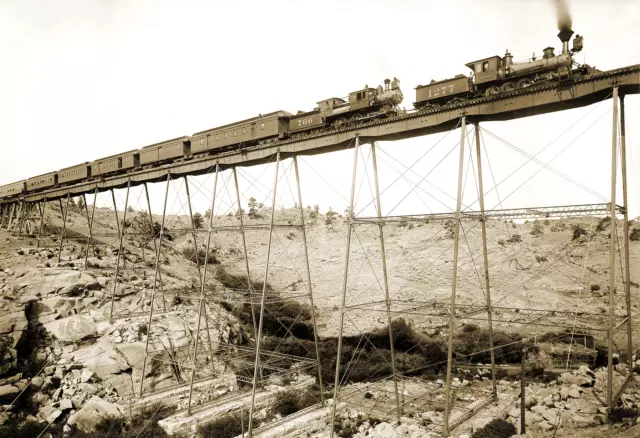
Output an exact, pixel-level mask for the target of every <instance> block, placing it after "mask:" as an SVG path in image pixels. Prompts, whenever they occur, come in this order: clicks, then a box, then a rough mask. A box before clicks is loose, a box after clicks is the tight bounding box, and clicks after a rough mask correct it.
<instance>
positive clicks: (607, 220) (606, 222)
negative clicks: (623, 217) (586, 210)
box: [596, 216, 611, 232]
mask: <svg viewBox="0 0 640 438" xmlns="http://www.w3.org/2000/svg"><path fill="white" fill-rule="evenodd" d="M610 223H611V218H610V217H609V216H607V217H603V218H602V219H600V222H598V225H597V226H596V231H597V232H600V231H604V230H605V228H607V227H608V226H609V224H610Z"/></svg>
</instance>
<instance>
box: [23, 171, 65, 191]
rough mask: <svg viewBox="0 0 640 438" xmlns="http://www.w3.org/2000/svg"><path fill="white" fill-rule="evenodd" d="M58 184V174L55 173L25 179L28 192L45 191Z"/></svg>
mask: <svg viewBox="0 0 640 438" xmlns="http://www.w3.org/2000/svg"><path fill="white" fill-rule="evenodd" d="M56 184H58V174H57V172H49V173H45V174H44V175H38V176H34V177H33V178H29V179H27V188H26V190H27V191H28V192H31V191H33V190H40V189H46V188H49V187H53V186H55V185H56Z"/></svg>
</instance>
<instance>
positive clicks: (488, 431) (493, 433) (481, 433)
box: [472, 418, 517, 438]
mask: <svg viewBox="0 0 640 438" xmlns="http://www.w3.org/2000/svg"><path fill="white" fill-rule="evenodd" d="M516 433H517V430H516V428H515V426H514V425H513V424H511V423H509V422H508V421H506V420H503V419H502V418H494V419H493V420H491V421H490V422H489V423H488V424H487V425H486V426H485V427H483V428H482V429H478V430H476V431H475V432H473V435H472V438H509V437H511V436H513V435H515V434H516Z"/></svg>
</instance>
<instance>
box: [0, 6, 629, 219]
mask: <svg viewBox="0 0 640 438" xmlns="http://www.w3.org/2000/svg"><path fill="white" fill-rule="evenodd" d="M570 4H571V10H572V15H573V28H574V30H575V31H576V32H577V33H579V34H581V35H584V45H585V48H584V51H583V52H582V53H580V54H579V55H578V59H579V60H581V61H584V60H586V62H587V63H589V64H591V65H595V66H596V67H598V68H599V69H602V70H605V69H613V68H618V67H623V66H627V65H631V64H636V63H638V62H639V61H640V28H639V27H638V25H637V23H638V22H640V2H638V1H633V0H629V1H625V0H611V1H608V2H602V1H599V0H573V1H572V2H570ZM556 34H557V29H556V23H555V11H554V9H553V7H552V6H551V2H550V0H487V1H482V2H480V1H476V0H448V1H436V0H431V1H429V0H423V1H418V0H415V1H410V0H406V1H375V0H367V1H347V0H342V1H333V0H326V1H317V0H314V1H304V0H298V1H292V0H287V1H285V0H270V1H234V2H222V1H189V0H183V1H160V0H153V1H151V0H150V1H136V0H127V1H89V0H77V1H64V0H61V1H56V2H51V1H30V0H23V1H10V0H0V56H2V58H3V59H2V61H3V62H2V65H3V68H2V69H1V70H0V96H1V97H2V98H1V99H0V120H1V122H0V139H1V141H2V143H3V146H2V147H1V149H2V158H1V159H0V184H4V183H8V182H13V181H16V180H20V179H25V178H27V177H30V176H33V175H36V174H40V173H44V172H48V171H51V170H56V169H60V168H63V167H66V166H70V165H74V164H77V163H80V162H83V161H91V160H93V159H96V158H100V157H104V156H107V155H111V154H115V153H119V152H122V151H126V150H129V149H137V148H141V147H143V146H145V145H148V144H151V143H155V142H158V141H162V140H165V139H169V138H174V137H177V136H181V135H189V134H191V133H193V132H196V131H200V130H203V129H208V128H212V127H215V126H218V125H222V124H226V123H230V122H233V121H237V120H240V119H244V118H248V117H252V116H255V115H257V114H258V113H265V112H269V111H274V110H278V109H283V110H287V111H290V112H295V111H297V110H310V109H312V108H313V107H314V106H315V102H317V101H318V100H321V99H325V98H327V97H330V96H334V95H337V96H345V95H347V94H348V92H350V91H353V90H356V89H358V88H361V87H362V86H363V85H365V84H368V85H370V86H377V85H378V84H381V83H382V81H383V80H384V79H385V78H386V77H393V76H396V77H398V78H400V79H401V81H402V82H401V86H402V89H403V91H404V94H405V102H404V105H405V106H406V107H407V108H410V107H411V103H412V102H413V100H414V90H413V88H414V87H415V86H416V85H418V84H421V83H427V82H429V81H430V80H431V79H443V78H447V77H452V76H454V75H455V74H459V73H463V74H467V69H466V67H464V64H465V63H467V62H469V61H473V60H476V59H479V58H483V57H487V56H491V55H494V54H498V55H502V54H504V51H505V49H509V51H510V52H511V53H513V55H514V59H516V60H520V59H524V58H527V57H529V56H531V54H532V53H533V52H535V53H536V54H541V53H542V49H543V48H544V47H546V46H548V45H552V46H555V47H556V49H559V48H560V42H559V40H558V39H557V37H556ZM626 101H627V119H628V120H629V121H630V122H631V121H633V120H637V119H638V116H639V114H640V97H636V96H629V97H628V98H627V99H626ZM610 108H611V101H610V100H608V101H606V102H604V103H602V104H598V105H594V106H592V107H588V108H584V109H578V110H572V111H567V112H563V113H556V114H552V115H546V116H539V117H534V118H526V119H521V120H517V121H512V122H504V123H487V124H485V128H486V129H488V130H490V131H491V132H493V133H495V134H496V135H498V136H499V137H501V138H503V139H505V140H507V141H508V142H510V143H512V144H514V145H515V146H517V147H519V148H521V149H523V150H525V151H527V152H528V153H530V154H535V153H536V152H538V151H539V150H540V149H542V148H543V147H544V146H545V145H547V144H548V143H549V142H551V141H552V140H554V139H555V138H556V137H558V136H559V135H560V134H562V133H563V132H564V131H565V130H566V129H567V128H568V127H570V126H571V125H573V124H574V123H576V122H578V123H577V124H576V125H575V126H574V127H573V128H571V129H570V130H569V131H568V132H566V133H565V134H564V135H563V136H562V137H561V138H560V139H558V140H557V141H556V142H554V143H553V144H552V145H551V146H549V148H548V149H546V150H545V152H544V153H542V154H541V155H540V156H539V157H538V158H540V159H541V160H542V161H544V162H546V161H548V160H550V159H552V158H553V157H554V156H555V155H556V154H558V153H560V155H558V156H557V158H555V159H554V160H553V162H552V164H551V165H552V166H553V167H554V168H555V169H558V170H560V171H562V172H564V173H565V174H567V175H568V176H569V177H570V178H571V179H574V180H576V181H578V182H579V183H581V184H583V185H585V186H587V187H588V188H589V189H590V190H591V191H593V192H597V193H599V194H601V195H603V197H605V198H608V196H609V186H608V185H609V178H610V170H609V163H610V147H611V112H610ZM592 125H593V126H592ZM442 137H443V136H442V135H435V136H430V137H423V138H419V139H413V140H407V141H402V142H386V143H384V144H381V145H380V148H381V149H382V150H383V151H384V152H381V153H380V154H379V156H380V158H384V159H385V160H387V161H388V162H389V163H392V162H394V163H395V161H394V160H400V161H401V162H403V163H405V164H406V165H411V163H412V162H413V161H415V159H416V158H418V157H420V156H422V155H423V154H424V153H425V152H426V151H427V149H428V148H429V147H431V146H433V145H434V144H435V143H436V142H437V141H438V140H439V139H440V138H442ZM639 137H640V127H638V125H637V124H633V123H628V141H629V149H630V152H629V155H630V160H629V167H630V181H629V182H630V190H631V192H630V205H631V214H632V215H633V216H637V215H639V214H640V176H638V175H637V172H635V171H636V170H637V169H638V168H640V167H638V166H640V149H639V148H638V144H640V142H639V141H638V140H637V139H638V138H639ZM458 139H459V132H452V133H451V134H450V135H449V136H448V137H447V138H446V139H445V140H443V142H442V144H441V146H438V148H437V149H435V150H434V152H433V155H427V157H425V159H424V160H423V161H422V162H420V163H419V165H417V166H415V167H414V168H413V170H415V171H416V174H418V175H420V176H419V177H418V176H416V174H413V175H414V176H413V178H414V180H415V181H417V180H419V179H420V178H421V177H422V176H424V175H426V174H427V173H428V172H429V171H430V170H431V168H432V167H434V165H435V164H436V163H437V162H438V161H439V160H440V158H442V157H443V156H444V155H445V154H446V152H448V151H449V150H450V149H451V148H452V147H453V146H455V143H456V142H457V141H458ZM484 140H485V141H486V147H487V150H488V154H489V160H490V162H491V165H492V170H493V172H494V173H495V178H496V180H497V181H500V180H501V179H502V178H505V177H506V176H507V175H509V174H510V173H511V172H512V171H513V170H515V169H516V168H518V166H520V165H521V164H522V163H524V162H525V161H526V158H524V157H523V156H522V155H519V154H517V153H514V152H513V150H512V149H509V148H508V147H506V146H505V145H504V144H502V143H500V142H499V141H498V140H496V139H495V138H492V137H491V136H490V135H488V134H484ZM365 152H366V151H365ZM351 158H352V152H351V151H345V152H339V153H333V154H328V155H323V156H314V157H308V158H306V159H305V162H304V163H303V164H302V172H303V192H304V193H303V196H304V198H305V204H315V203H318V204H320V205H321V208H322V209H323V210H324V209H326V208H327V207H328V206H330V205H331V206H333V208H334V209H335V210H338V211H342V210H343V209H344V206H345V205H346V200H345V199H344V198H346V197H348V185H349V182H350V175H349V172H350V170H351ZM456 161H457V153H452V154H450V155H449V156H448V157H447V158H446V159H445V160H444V161H443V163H442V165H440V166H438V167H437V168H436V170H434V171H433V173H431V174H430V175H429V177H428V179H427V181H428V182H429V183H430V184H432V185H428V184H426V183H425V184H423V187H424V190H423V192H422V193H418V194H420V196H421V198H420V197H408V198H407V199H406V200H405V203H407V205H408V206H407V208H406V209H405V210H402V209H400V210H402V212H415V211H416V210H419V211H425V208H422V207H420V206H417V205H418V204H421V203H423V202H426V203H428V204H429V206H428V209H430V210H432V211H446V210H447V209H448V208H450V207H451V206H452V205H453V204H452V203H451V198H450V197H448V196H446V195H444V194H442V193H441V192H440V191H437V193H436V191H433V190H435V189H434V188H433V187H434V186H437V187H438V188H439V189H440V190H442V191H444V192H446V193H447V194H449V195H453V194H455V170H456V168H457V162H456ZM395 165H397V163H395ZM308 166H313V168H314V169H315V170H316V171H317V172H318V173H320V174H322V175H323V176H324V177H325V178H326V179H327V180H330V181H331V185H333V186H335V187H336V188H337V189H338V190H339V191H341V192H342V193H343V194H344V198H343V197H340V196H338V195H337V194H336V192H335V191H334V190H332V189H331V188H330V187H329V186H328V185H327V184H326V183H325V182H324V181H323V180H322V179H320V178H318V177H317V175H316V174H315V173H314V172H312V171H311V170H310V169H308ZM538 169H539V166H538V165H536V164H533V163H529V164H528V165H526V166H525V167H523V168H522V169H521V170H519V171H518V172H517V173H516V175H514V176H513V177H511V178H509V179H508V180H507V181H505V183H504V184H503V185H501V186H500V189H501V191H500V196H501V198H504V197H506V195H507V194H509V193H510V192H512V191H514V190H516V189H518V186H519V185H520V184H521V183H522V182H524V181H526V180H527V179H528V178H529V177H530V176H531V175H533V174H534V173H535V172H536V171H537V170H538ZM259 172H261V169H257V168H255V169H250V170H248V171H247V174H254V175H257V174H258V173H259ZM487 172H488V170H487ZM381 173H382V176H381V179H382V182H381V184H382V187H383V188H384V187H386V186H387V185H389V184H390V183H392V182H393V181H394V180H395V179H396V178H397V176H398V174H397V173H394V172H393V171H392V170H391V168H390V167H389V166H386V165H385V163H382V164H381ZM267 174H269V176H266V177H264V179H263V180H261V181H263V183H264V184H265V185H269V184H271V176H270V175H271V174H270V172H267ZM468 178H469V180H468V181H469V183H468V184H469V185H468V186H466V189H465V190H467V189H468V190H469V193H470V195H469V196H467V197H465V202H468V203H470V202H472V201H473V199H475V198H474V197H473V196H471V194H473V193H472V190H471V188H472V187H473V183H472V182H471V181H473V175H471V174H469V177H468ZM485 178H486V179H487V181H485V187H487V188H489V187H491V186H492V182H491V181H489V180H488V179H489V178H490V175H488V174H485ZM403 182H405V181H404V180H401V181H399V182H398V183H397V184H395V185H394V186H393V187H392V188H391V189H389V190H388V191H386V192H385V196H387V199H383V204H384V207H386V208H384V207H383V211H385V210H386V211H388V210H390V209H391V208H392V207H393V206H394V205H395V204H396V203H397V202H398V201H400V200H401V199H402V198H403V197H404V193H406V192H407V187H408V185H407V184H408V183H406V182H405V186H402V183H403ZM429 190H431V193H432V194H433V195H434V197H437V198H438V199H439V201H436V200H434V199H431V198H429V194H428V193H427V192H428V191H429ZM156 191H157V190H154V201H153V203H154V210H158V209H159V208H160V206H159V205H158V204H157V199H158V194H157V193H155V192H156ZM265 193H266V192H265ZM465 193H467V192H465ZM250 195H254V196H256V197H257V198H259V197H260V195H259V193H257V192H256V193H255V194H254V193H250V192H249V191H247V196H250ZM413 195H416V196H417V194H416V193H414V194H413ZM413 195H412V196H413ZM443 201H444V203H443ZM582 202H605V201H604V200H603V199H600V198H599V197H597V196H595V195H594V194H593V193H591V192H589V191H586V190H584V189H581V188H577V187H576V185H574V184H572V183H569V182H567V181H566V180H564V179H562V178H559V177H558V176H557V175H554V174H553V173H550V172H549V171H548V170H542V171H541V172H540V173H539V174H538V175H537V176H536V177H534V178H533V179H531V181H530V182H528V183H526V184H524V185H523V186H522V187H521V188H519V189H518V190H516V191H515V192H514V194H513V195H512V196H511V197H509V200H508V202H507V203H505V204H506V205H508V206H525V205H529V206H533V205H557V204H575V203H582ZM445 203H446V205H444V204H445ZM487 204H488V205H487V207H494V206H495V205H497V198H495V197H494V198H493V199H488V200H487ZM205 206H206V202H204V201H203V203H202V204H198V205H197V206H196V209H198V210H204V208H205ZM400 210H396V211H394V213H396V212H400Z"/></svg>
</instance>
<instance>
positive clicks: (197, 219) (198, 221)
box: [193, 213, 204, 228]
mask: <svg viewBox="0 0 640 438" xmlns="http://www.w3.org/2000/svg"><path fill="white" fill-rule="evenodd" d="M203 224H204V219H203V218H202V215H201V214H200V213H196V214H194V215H193V228H202V225H203Z"/></svg>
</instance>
